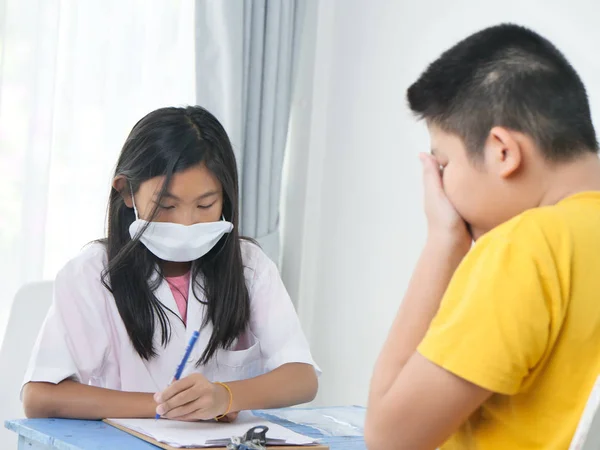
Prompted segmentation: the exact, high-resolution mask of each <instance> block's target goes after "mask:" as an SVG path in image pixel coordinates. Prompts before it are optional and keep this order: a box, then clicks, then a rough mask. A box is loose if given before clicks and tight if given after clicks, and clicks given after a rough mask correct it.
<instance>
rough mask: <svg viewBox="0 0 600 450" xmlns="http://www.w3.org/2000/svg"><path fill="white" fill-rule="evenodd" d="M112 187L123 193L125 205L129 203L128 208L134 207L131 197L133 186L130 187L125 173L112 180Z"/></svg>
mask: <svg viewBox="0 0 600 450" xmlns="http://www.w3.org/2000/svg"><path fill="white" fill-rule="evenodd" d="M112 187H113V189H114V190H115V191H117V192H118V193H119V194H121V197H123V201H124V202H125V205H127V207H128V208H133V201H132V199H131V188H130V187H129V183H127V179H126V178H125V177H124V176H123V175H119V176H117V177H115V179H114V180H113V182H112Z"/></svg>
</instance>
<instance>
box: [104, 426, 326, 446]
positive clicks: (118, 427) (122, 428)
mask: <svg viewBox="0 0 600 450" xmlns="http://www.w3.org/2000/svg"><path fill="white" fill-rule="evenodd" d="M103 422H104V423H106V424H108V425H110V426H112V427H115V428H117V429H119V430H121V431H124V432H125V433H129V434H131V435H132V436H135V437H136V438H138V439H142V440H143V441H146V442H148V443H150V444H152V445H155V446H157V447H160V448H162V449H164V450H182V448H181V447H171V446H170V445H168V444H163V443H161V442H158V441H157V440H155V439H152V438H151V437H150V436H146V435H145V434H142V433H138V432H137V431H134V430H131V429H129V428H127V427H124V426H122V425H119V424H117V423H114V422H112V421H110V420H108V419H104V420H103ZM267 448H268V449H269V450H300V449H311V450H329V446H327V445H323V444H316V445H292V446H290V445H286V446H283V447H282V446H270V445H268V446H267ZM207 449H208V450H227V449H226V448H225V447H184V448H183V450H207Z"/></svg>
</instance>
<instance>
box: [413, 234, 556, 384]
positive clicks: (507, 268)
mask: <svg viewBox="0 0 600 450" xmlns="http://www.w3.org/2000/svg"><path fill="white" fill-rule="evenodd" d="M555 272H556V269H555V268H554V265H553V264H552V260H551V253H550V252H549V249H548V248H547V245H546V243H545V241H544V239H543V238H538V237H537V236H535V233H533V234H531V235H530V236H529V237H527V236H524V238H523V239H517V240H515V239H511V237H509V236H506V235H493V236H489V237H488V236H484V237H483V238H482V239H481V240H480V242H478V243H477V244H476V245H475V247H474V248H473V249H472V251H471V252H470V253H469V254H468V255H467V256H466V257H465V259H464V260H463V262H462V264H461V265H460V266H459V268H458V269H457V271H456V272H455V274H454V277H453V278H452V281H451V282H450V285H449V286H448V289H447V291H446V293H445V295H444V298H443V300H442V302H441V305H440V309H439V311H438V313H437V315H436V317H435V318H434V320H433V321H432V323H431V325H430V328H429V330H428V332H427V334H426V336H425V338H424V340H423V341H422V342H421V344H420V346H419V348H418V351H419V353H420V354H421V355H423V356H424V357H425V358H427V359H428V360H430V361H431V362H433V363H435V364H436V365H438V366H441V367H443V368H444V369H446V370H448V371H449V372H452V373H454V374H455V375H457V376H459V377H461V378H463V379H466V380H468V381H470V382H472V383H474V384H476V385H478V386H481V387H483V388H485V389H488V390H490V391H492V392H497V393H501V394H506V395H513V394H516V393H518V392H519V391H520V390H521V388H522V386H523V384H524V383H525V382H526V380H527V378H528V376H529V375H530V372H531V370H532V369H533V368H534V367H535V366H536V365H537V364H538V363H539V362H540V361H541V360H542V359H543V358H544V355H545V354H546V353H547V352H548V349H549V346H550V341H551V334H552V333H553V332H552V329H553V327H554V326H555V322H556V321H557V320H556V311H554V309H555V308H554V306H553V304H555V303H556V297H557V296H559V295H560V287H559V284H558V281H557V280H558V277H557V276H556V273H555Z"/></svg>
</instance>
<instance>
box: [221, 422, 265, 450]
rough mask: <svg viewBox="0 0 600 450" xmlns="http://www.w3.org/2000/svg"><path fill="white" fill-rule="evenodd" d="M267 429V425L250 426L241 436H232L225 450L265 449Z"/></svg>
mask: <svg viewBox="0 0 600 450" xmlns="http://www.w3.org/2000/svg"><path fill="white" fill-rule="evenodd" d="M267 431H269V427H265V426H262V425H261V426H258V427H253V428H250V429H249V430H248V431H246V434H244V435H243V436H240V437H237V436H234V437H232V438H231V443H230V444H229V445H227V450H266V448H267Z"/></svg>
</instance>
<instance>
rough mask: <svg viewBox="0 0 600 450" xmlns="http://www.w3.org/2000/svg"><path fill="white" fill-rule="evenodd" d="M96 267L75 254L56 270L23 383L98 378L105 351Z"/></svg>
mask: <svg viewBox="0 0 600 450" xmlns="http://www.w3.org/2000/svg"><path fill="white" fill-rule="evenodd" d="M92 251H93V250H92ZM87 252H88V254H89V250H88V251H87ZM101 270H102V268H101V264H97V265H96V264H93V263H92V262H91V261H88V260H83V261H82V259H81V258H76V259H75V260H73V261H71V262H70V263H68V264H67V265H66V266H65V267H64V268H63V269H62V270H61V271H60V272H59V273H58V275H57V276H56V279H55V282H54V295H53V300H52V305H51V307H50V310H49V311H48V314H47V316H46V319H45V321H44V323H43V325H42V329H41V330H40V333H39V335H38V338H37V341H36V343H35V346H34V348H33V352H32V355H31V359H30V362H29V367H28V369H27V372H26V374H25V379H24V380H23V385H24V384H26V383H28V382H31V381H42V382H48V383H60V382H61V381H63V380H65V379H68V378H72V379H74V380H76V381H79V382H81V383H84V384H88V383H89V382H90V380H92V379H93V378H95V377H101V371H102V366H103V362H104V359H105V357H106V355H107V353H108V350H109V339H108V331H107V319H106V308H104V307H103V305H104V304H105V296H104V293H103V289H105V288H104V287H103V285H102V284H101V280H100V277H101Z"/></svg>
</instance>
